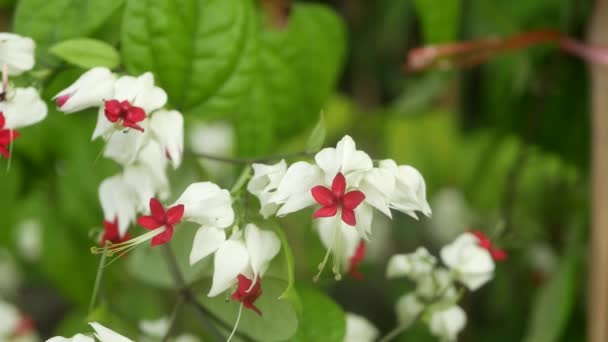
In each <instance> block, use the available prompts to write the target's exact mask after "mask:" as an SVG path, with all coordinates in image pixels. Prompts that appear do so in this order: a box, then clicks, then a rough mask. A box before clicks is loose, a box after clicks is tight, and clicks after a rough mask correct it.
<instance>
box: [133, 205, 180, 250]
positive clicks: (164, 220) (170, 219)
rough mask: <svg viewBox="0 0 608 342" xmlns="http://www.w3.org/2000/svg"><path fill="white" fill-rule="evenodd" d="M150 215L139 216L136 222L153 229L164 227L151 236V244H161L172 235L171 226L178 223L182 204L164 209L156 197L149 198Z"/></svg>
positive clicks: (167, 240)
mask: <svg viewBox="0 0 608 342" xmlns="http://www.w3.org/2000/svg"><path fill="white" fill-rule="evenodd" d="M150 213H151V214H152V215H150V216H140V217H139V218H138V219H137V223H139V225H140V226H142V227H144V228H146V229H150V230H154V229H157V228H160V227H163V226H164V227H165V230H164V231H163V232H162V233H160V234H158V235H156V236H155V237H154V238H152V246H157V245H162V244H164V243H167V242H169V241H170V240H171V237H172V236H173V226H175V225H176V224H178V223H179V222H180V221H181V219H182V216H184V205H183V204H180V205H176V206H175V207H171V208H169V209H167V211H165V208H163V205H162V204H161V203H160V201H159V200H157V199H156V198H151V199H150Z"/></svg>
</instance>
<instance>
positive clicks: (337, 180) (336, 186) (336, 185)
mask: <svg viewBox="0 0 608 342" xmlns="http://www.w3.org/2000/svg"><path fill="white" fill-rule="evenodd" d="M331 191H332V192H333V193H334V196H336V197H338V198H340V197H342V196H344V192H345V191H346V178H344V175H343V174H342V172H338V174H337V175H336V177H334V181H333V182H332V183H331Z"/></svg>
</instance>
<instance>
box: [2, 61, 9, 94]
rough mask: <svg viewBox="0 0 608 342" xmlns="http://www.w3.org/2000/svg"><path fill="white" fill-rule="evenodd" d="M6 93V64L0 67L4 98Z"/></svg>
mask: <svg viewBox="0 0 608 342" xmlns="http://www.w3.org/2000/svg"><path fill="white" fill-rule="evenodd" d="M7 91H8V64H4V65H2V93H3V94H4V96H5V97H6V92H7Z"/></svg>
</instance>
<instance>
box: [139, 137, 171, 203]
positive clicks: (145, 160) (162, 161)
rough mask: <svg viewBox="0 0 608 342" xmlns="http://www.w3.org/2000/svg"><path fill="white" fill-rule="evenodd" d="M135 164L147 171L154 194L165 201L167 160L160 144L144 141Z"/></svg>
mask: <svg viewBox="0 0 608 342" xmlns="http://www.w3.org/2000/svg"><path fill="white" fill-rule="evenodd" d="M135 163H137V164H138V165H141V167H143V168H145V169H147V171H148V173H149V174H150V175H151V177H152V179H153V184H154V193H155V194H157V195H158V196H159V197H160V199H163V200H164V199H166V198H167V197H168V196H169V192H170V191H169V190H170V189H169V187H170V186H169V179H168V178H167V173H166V169H167V164H168V160H167V156H166V155H165V153H164V151H163V149H162V148H161V146H160V144H159V143H158V142H156V141H154V140H147V141H145V142H144V143H143V147H142V148H141V150H140V151H139V152H138V154H137V160H136V161H135Z"/></svg>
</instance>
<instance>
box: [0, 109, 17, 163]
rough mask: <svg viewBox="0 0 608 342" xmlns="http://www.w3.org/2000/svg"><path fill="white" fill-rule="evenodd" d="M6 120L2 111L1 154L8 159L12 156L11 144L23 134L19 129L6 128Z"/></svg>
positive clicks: (0, 125) (0, 129) (0, 115)
mask: <svg viewBox="0 0 608 342" xmlns="http://www.w3.org/2000/svg"><path fill="white" fill-rule="evenodd" d="M5 123H6V120H5V118H4V114H3V113H2V112H0V154H2V156H3V157H4V158H6V159H8V158H9V157H10V145H11V144H12V143H13V141H15V139H17V138H19V136H20V135H21V134H20V133H19V131H15V130H12V129H6V128H5Z"/></svg>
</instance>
